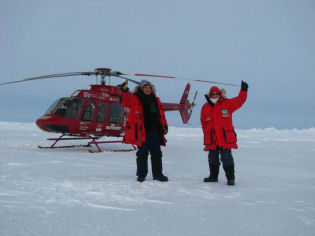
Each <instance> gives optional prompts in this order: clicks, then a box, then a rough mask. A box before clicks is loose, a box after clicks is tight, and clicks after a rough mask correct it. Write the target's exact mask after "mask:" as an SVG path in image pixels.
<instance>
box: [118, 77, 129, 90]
mask: <svg viewBox="0 0 315 236" xmlns="http://www.w3.org/2000/svg"><path fill="white" fill-rule="evenodd" d="M119 87H120V89H121V91H123V92H127V91H129V88H128V80H126V81H125V82H123V83H122V84H121V85H119Z"/></svg>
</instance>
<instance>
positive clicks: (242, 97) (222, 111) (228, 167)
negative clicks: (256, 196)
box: [200, 81, 248, 185]
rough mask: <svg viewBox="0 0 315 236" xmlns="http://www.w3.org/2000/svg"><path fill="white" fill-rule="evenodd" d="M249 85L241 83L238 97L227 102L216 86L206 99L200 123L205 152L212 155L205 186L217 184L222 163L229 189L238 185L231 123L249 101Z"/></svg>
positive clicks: (234, 137)
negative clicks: (233, 116) (233, 114)
mask: <svg viewBox="0 0 315 236" xmlns="http://www.w3.org/2000/svg"><path fill="white" fill-rule="evenodd" d="M247 90H248V84H247V83H246V82H243V81H242V84H241V90H240V92H239V94H238V96H237V97H235V98H232V99H227V98H225V96H224V94H222V91H221V90H220V89H219V88H218V87H216V86H213V87H211V88H210V91H209V94H207V95H205V97H206V100H207V103H205V104H204V105H203V107H202V109H201V115H200V122H201V125H202V130H203V134H204V145H205V149H204V150H205V151H209V154H208V162H209V169H210V176H209V177H207V178H204V182H218V175H219V167H220V160H219V155H221V162H222V164H223V169H224V171H225V175H226V178H227V184H228V185H234V184H235V175H234V160H233V156H232V152H231V149H232V148H234V149H237V143H236V142H237V135H236V133H235V131H234V126H233V123H232V113H233V112H234V111H235V110H237V109H239V108H240V107H241V106H242V105H243V104H244V102H245V101H246V98H247Z"/></svg>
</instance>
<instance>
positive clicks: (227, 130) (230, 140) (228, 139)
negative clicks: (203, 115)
mask: <svg viewBox="0 0 315 236" xmlns="http://www.w3.org/2000/svg"><path fill="white" fill-rule="evenodd" d="M223 134H224V139H225V143H226V144H235V143H236V141H237V135H236V133H235V131H234V128H233V127H231V126H227V127H223Z"/></svg>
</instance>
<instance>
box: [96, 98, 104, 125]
mask: <svg viewBox="0 0 315 236" xmlns="http://www.w3.org/2000/svg"><path fill="white" fill-rule="evenodd" d="M105 115H106V105H105V103H103V102H99V103H97V117H96V121H97V122H104V121H105Z"/></svg>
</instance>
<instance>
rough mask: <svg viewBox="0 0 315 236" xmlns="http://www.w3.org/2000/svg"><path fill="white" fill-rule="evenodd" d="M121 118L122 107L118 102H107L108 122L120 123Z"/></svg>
mask: <svg viewBox="0 0 315 236" xmlns="http://www.w3.org/2000/svg"><path fill="white" fill-rule="evenodd" d="M122 119H123V107H122V105H121V104H120V103H111V104H109V123H113V124H121V122H122Z"/></svg>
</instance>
